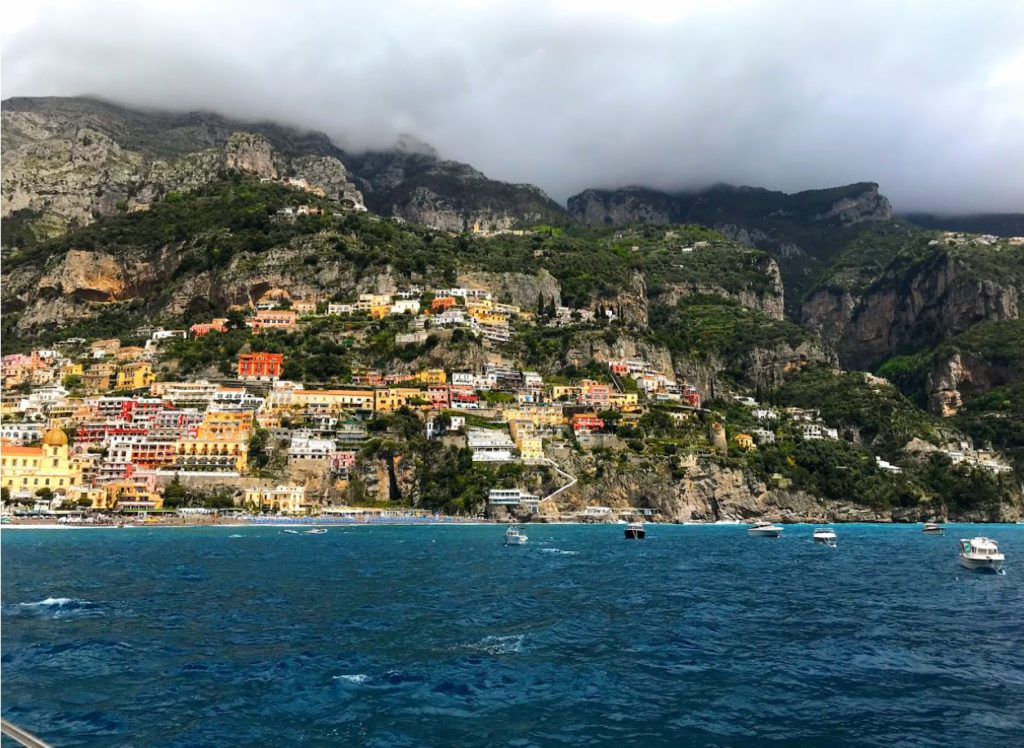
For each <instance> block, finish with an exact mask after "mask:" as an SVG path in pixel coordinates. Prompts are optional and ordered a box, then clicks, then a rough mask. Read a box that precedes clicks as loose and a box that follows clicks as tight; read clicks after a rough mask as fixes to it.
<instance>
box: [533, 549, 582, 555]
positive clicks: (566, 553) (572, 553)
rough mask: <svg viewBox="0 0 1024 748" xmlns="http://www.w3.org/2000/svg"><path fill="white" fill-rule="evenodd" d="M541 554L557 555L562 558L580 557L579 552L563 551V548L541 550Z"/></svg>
mask: <svg viewBox="0 0 1024 748" xmlns="http://www.w3.org/2000/svg"><path fill="white" fill-rule="evenodd" d="M540 552H541V553H557V554H559V555H561V556H578V555H579V554H580V552H579V551H563V550H562V549H561V548H541V549H540Z"/></svg>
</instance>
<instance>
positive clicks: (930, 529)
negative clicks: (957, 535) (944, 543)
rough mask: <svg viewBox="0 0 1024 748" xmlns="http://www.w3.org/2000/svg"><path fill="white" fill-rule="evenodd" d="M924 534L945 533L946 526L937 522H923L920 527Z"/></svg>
mask: <svg viewBox="0 0 1024 748" xmlns="http://www.w3.org/2000/svg"><path fill="white" fill-rule="evenodd" d="M921 532H923V533H924V534H925V535H945V534H946V528H945V527H943V526H942V525H940V524H939V523H938V522H925V523H924V527H923V528H922V529H921Z"/></svg>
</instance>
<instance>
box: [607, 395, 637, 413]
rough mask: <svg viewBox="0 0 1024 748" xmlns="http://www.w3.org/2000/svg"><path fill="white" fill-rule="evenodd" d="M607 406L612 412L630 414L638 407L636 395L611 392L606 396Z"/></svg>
mask: <svg viewBox="0 0 1024 748" xmlns="http://www.w3.org/2000/svg"><path fill="white" fill-rule="evenodd" d="M608 406H609V407H610V408H613V409H614V410H621V411H624V412H626V413H631V412H633V411H635V410H637V409H638V408H639V407H640V404H639V399H638V397H637V393H635V392H612V393H610V394H609V395H608Z"/></svg>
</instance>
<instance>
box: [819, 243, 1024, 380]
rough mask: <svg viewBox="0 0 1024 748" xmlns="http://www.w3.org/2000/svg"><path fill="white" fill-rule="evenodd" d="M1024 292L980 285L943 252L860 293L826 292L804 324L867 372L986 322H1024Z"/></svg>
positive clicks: (1005, 284)
mask: <svg viewBox="0 0 1024 748" xmlns="http://www.w3.org/2000/svg"><path fill="white" fill-rule="evenodd" d="M1022 304H1024V288H1020V287H1018V286H1017V285H1016V284H1015V283H1014V281H1013V279H1012V278H1006V279H1003V280H996V279H981V278H979V277H978V276H977V275H976V274H975V273H973V272H972V271H971V268H969V267H968V266H967V264H966V262H965V260H963V259H962V258H958V257H954V256H952V255H945V254H938V255H936V256H934V257H933V258H932V259H930V260H929V261H926V262H921V263H918V264H915V265H913V266H911V267H910V268H909V270H907V269H905V268H903V267H897V268H894V269H893V270H891V271H888V272H887V273H886V274H885V275H883V276H882V277H881V278H880V279H879V280H878V281H876V282H875V283H873V284H871V286H869V287H868V288H867V289H865V290H864V291H863V292H861V293H855V292H851V291H850V290H847V289H836V288H822V289H819V290H817V291H816V292H814V293H813V294H812V295H811V296H810V297H809V298H808V299H807V301H806V302H805V303H804V306H803V322H804V325H805V326H807V327H808V328H810V329H812V330H815V331H816V332H819V333H820V334H821V336H822V338H823V340H825V341H827V342H829V343H831V344H832V345H834V346H835V347H836V349H837V350H838V352H839V356H840V361H841V362H842V364H843V365H844V366H847V367H850V368H860V369H868V368H871V367H872V366H874V365H876V364H877V363H879V362H880V361H882V360H884V359H885V358H887V357H888V356H891V355H892V354H893V353H894V352H896V351H899V350H902V349H907V348H913V347H918V348H919V347H921V346H925V345H929V344H934V343H937V342H939V341H940V340H942V339H944V338H948V337H952V336H954V335H957V334H959V333H961V332H964V331H965V330H967V329H968V328H970V327H971V326H972V325H975V324H977V323H979V322H984V321H1001V320H1012V319H1018V318H1019V315H1020V308H1021V305H1022Z"/></svg>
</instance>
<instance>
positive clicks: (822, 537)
mask: <svg viewBox="0 0 1024 748" xmlns="http://www.w3.org/2000/svg"><path fill="white" fill-rule="evenodd" d="M812 537H813V538H814V542H815V543H819V544H820V545H827V546H829V547H830V548H835V547H836V531H835V530H833V529H832V528H831V527H818V528H816V529H815V530H814V534H813V535H812Z"/></svg>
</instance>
